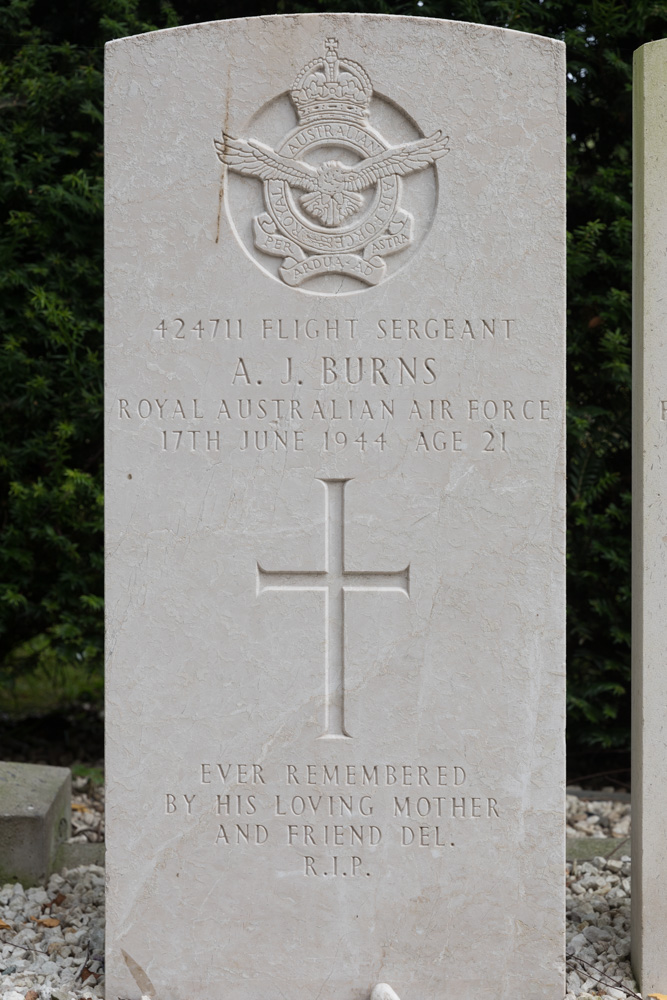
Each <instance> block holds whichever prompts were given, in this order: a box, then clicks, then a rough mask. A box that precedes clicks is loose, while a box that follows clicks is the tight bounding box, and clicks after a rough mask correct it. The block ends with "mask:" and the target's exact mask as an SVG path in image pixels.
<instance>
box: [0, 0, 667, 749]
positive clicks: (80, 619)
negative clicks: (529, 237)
mask: <svg viewBox="0 0 667 1000" xmlns="http://www.w3.org/2000/svg"><path fill="white" fill-rule="evenodd" d="M305 11H366V12H370V13H393V14H412V15H420V16H426V17H442V18H454V19H458V20H465V21H477V22H482V23H487V24H493V25H498V26H501V27H509V28H514V29H516V30H519V31H531V32H536V33H539V34H546V35H551V36H553V37H556V38H561V39H564V40H565V42H566V43H567V46H568V68H569V74H568V114H569V125H568V132H569V161H568V184H569V188H568V198H569V202H568V208H569V287H568V303H569V311H568V315H569V328H568V337H569V379H570V383H569V451H570V458H569V554H568V561H569V562H568V565H569V614H568V676H569V740H570V745H571V747H572V748H575V747H579V748H582V747H585V746H587V745H588V746H600V747H606V748H612V749H613V748H621V749H622V748H627V746H628V743H629V679H630V670H629V644H630V610H629V589H630V586H629V584H630V581H629V552H630V539H629V524H630V275H631V207H630V201H631V84H632V54H633V51H634V49H636V48H637V47H638V46H639V45H641V44H643V43H644V42H647V41H652V40H654V39H657V38H662V37H664V36H665V35H667V0H655V2H647V0H635V2H631V3H622V2H616V0H597V2H592V3H579V2H575V0H423V3H420V2H418V0H412V2H394V3H390V2H383V0H368V2H365V3H362V2H358V3H354V2H352V3H344V2H335V0H334V2H327V3H313V4H301V3H290V2H286V0H274V2H264V3H261V2H247V3H244V4H234V3H223V2H216V0H172V2H171V3H161V2H159V0H76V2H72V0H65V2H64V3H62V4H59V5H57V4H53V3H52V2H51V0H49V2H45V0H0V25H1V26H2V31H1V35H2V40H1V49H0V218H1V220H2V229H1V231H0V331H1V335H2V345H1V348H0V413H1V414H2V419H1V421H0V475H1V476H2V488H1V490H0V523H1V529H0V530H1V534H0V581H2V582H1V583H0V683H5V684H9V683H11V682H12V681H13V679H15V678H16V677H17V676H19V675H21V674H25V673H26V672H27V671H31V670H34V669H35V668H36V667H37V666H39V665H40V664H41V665H42V666H44V665H45V664H46V665H49V666H50V667H52V668H54V669H55V668H57V667H58V665H62V664H71V663H73V662H74V663H79V664H82V665H87V666H88V667H89V668H90V670H92V671H97V672H99V671H101V669H102V568H103V554H102V491H101V462H102V447H101V441H102V362H101V358H102V238H101V237H102V229H101V227H102V170H103V152H102V63H103V44H104V42H105V41H107V40H109V39H111V38H117V37H120V36H123V35H128V34H135V33H138V32H142V31H149V30H152V29H154V28H164V27H172V26H175V25H177V24H185V23H189V22H195V21H206V20H214V19H217V18H226V17H235V16H251V15H256V14H275V13H299V12H305Z"/></svg>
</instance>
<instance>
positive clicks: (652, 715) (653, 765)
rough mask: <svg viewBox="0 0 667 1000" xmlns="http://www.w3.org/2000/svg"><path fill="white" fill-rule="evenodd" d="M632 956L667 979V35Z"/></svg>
mask: <svg viewBox="0 0 667 1000" xmlns="http://www.w3.org/2000/svg"><path fill="white" fill-rule="evenodd" d="M634 148H635V163H634V200H635V203H634V230H635V247H634V291H633V310H634V316H633V338H634V346H633V393H634V412H633V482H632V496H633V545H632V553H633V556H632V558H633V563H632V574H633V579H632V593H633V625H632V697H633V706H632V712H633V718H632V768H633V770H632V842H633V850H632V962H633V969H634V972H635V975H636V976H637V979H638V980H639V982H640V983H641V989H642V992H643V993H644V994H646V993H648V992H652V991H653V992H664V990H665V983H666V982H667V948H665V939H666V936H667V866H666V863H665V859H666V858H667V828H666V826H665V823H664V817H663V815H662V812H663V810H662V803H663V802H664V801H665V799H666V797H667V753H666V752H665V732H666V726H667V722H666V713H665V708H666V706H667V670H666V669H665V623H666V622H667V597H666V593H665V578H666V576H667V552H666V550H665V538H666V537H667V504H666V503H665V497H666V495H667V465H666V464H665V455H666V454H667V452H666V448H667V361H666V360H665V359H666V358H667V292H666V290H667V40H663V41H660V42H650V43H649V44H648V45H643V46H642V47H641V48H640V49H638V50H637V52H636V53H635V89H634Z"/></svg>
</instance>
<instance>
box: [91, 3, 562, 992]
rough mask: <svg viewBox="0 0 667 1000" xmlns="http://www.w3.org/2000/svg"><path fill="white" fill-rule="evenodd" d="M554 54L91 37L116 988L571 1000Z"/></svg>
mask: <svg viewBox="0 0 667 1000" xmlns="http://www.w3.org/2000/svg"><path fill="white" fill-rule="evenodd" d="M563 65H564V57H563V45H562V44H561V43H560V42H557V41H553V40H551V39H547V38H538V37H535V36H531V35H526V34H522V33H520V32H512V31H504V30H499V29H494V28H488V27H483V26H478V25H472V24H460V23H452V22H445V21H437V20H430V19H420V18H399V17H372V16H361V15H319V16H310V15H308V16H295V17H292V16H289V17H276V18H257V19H247V20H236V21H226V22H219V23H211V24H204V25H195V26H190V27H186V28H178V29H176V30H169V31H164V32H157V33H155V34H150V35H143V36H139V37H135V38H128V39H123V40H121V41H115V42H112V43H111V44H110V45H109V47H108V65H107V85H108V108H107V121H108V141H107V147H106V157H107V192H108V195H107V197H108V253H107V261H108V285H107V294H108V328H107V336H108V349H107V380H108V410H107V429H108V438H107V505H108V507H107V509H108V540H107V545H108V567H109V569H108V615H109V632H108V636H109V637H108V650H109V666H108V714H107V725H108V757H107V767H108V772H107V773H108V793H107V796H108V797H107V815H108V826H107V830H108V860H107V870H108V878H109V893H108V911H107V936H108V962H107V970H108V973H107V974H108V980H107V990H108V996H109V997H113V998H117V997H123V998H130V1000H138V997H139V996H140V995H141V994H146V993H148V992H149V990H153V993H152V994H151V995H155V996H157V997H159V998H160V1000H182V998H184V997H188V998H192V1000H195V998H201V1000H203V998H208V997H210V996H213V995H215V996H224V997H225V998H226V1000H257V998H260V997H261V998H263V1000H279V998H281V997H286V998H289V1000H314V998H316V997H322V998H330V1000H367V998H368V997H369V996H370V995H371V992H372V991H373V990H376V992H375V997H376V1000H377V998H380V997H384V998H385V1000H386V998H387V997H390V996H394V995H397V996H398V997H400V1000H436V998H437V1000H441V998H442V997H444V996H452V997H454V996H465V997H469V996H473V995H474V996H475V997H477V998H488V1000H490V998H492V997H493V998H494V1000H496V998H498V997H501V998H510V997H512V998H515V997H516V996H529V997H531V998H554V1000H555V998H556V997H558V998H560V997H562V995H563V992H562V991H563V988H564V984H563V950H564V945H563V918H564V915H563V911H564V898H563V897H564V885H563V882H564V870H563V861H564V791H563V785H564V781H563V777H564V775H563V742H564V741H563V731H564V699H563V687H564V666H563V554H564V540H563V492H564V491H563V485H564V477H563V441H564V435H563V416H564V397H563V369H564V239H563V217H564V210H563V209H564V68H563ZM388 990H391V991H393V993H389V992H387V991H388Z"/></svg>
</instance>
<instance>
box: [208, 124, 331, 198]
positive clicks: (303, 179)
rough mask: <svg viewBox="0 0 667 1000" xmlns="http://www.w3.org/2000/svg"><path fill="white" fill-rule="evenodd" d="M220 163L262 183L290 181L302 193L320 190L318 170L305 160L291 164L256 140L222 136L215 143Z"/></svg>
mask: <svg viewBox="0 0 667 1000" xmlns="http://www.w3.org/2000/svg"><path fill="white" fill-rule="evenodd" d="M213 142H214V144H215V148H216V150H217V153H218V159H219V160H221V161H222V163H225V164H227V166H228V167H230V169H231V170H235V171H237V173H239V174H244V175H245V176H246V177H258V178H259V179H260V180H262V181H273V180H279V181H287V182H288V183H289V184H292V185H293V186H294V187H297V188H300V189H301V190H302V191H316V190H317V170H315V168H314V167H311V166H310V164H308V163H304V162H303V161H302V160H288V159H287V158H286V157H284V156H281V155H280V153H276V152H274V150H273V149H270V148H269V146H265V145H264V143H262V142H258V141H257V140H256V139H249V140H248V141H246V140H244V139H233V138H232V137H231V136H230V135H226V134H225V133H224V132H223V133H222V142H221V141H220V140H219V139H214V140H213Z"/></svg>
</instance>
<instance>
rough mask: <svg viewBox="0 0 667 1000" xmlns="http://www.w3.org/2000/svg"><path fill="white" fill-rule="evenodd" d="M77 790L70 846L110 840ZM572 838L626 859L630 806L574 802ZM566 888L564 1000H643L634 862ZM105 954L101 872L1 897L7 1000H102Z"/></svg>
mask: <svg viewBox="0 0 667 1000" xmlns="http://www.w3.org/2000/svg"><path fill="white" fill-rule="evenodd" d="M73 786H74V787H73V796H72V801H73V823H72V834H73V835H72V838H71V839H72V840H73V841H77V840H89V841H101V840H104V814H103V810H104V792H103V790H102V789H100V788H99V787H97V788H95V787H94V786H92V785H91V784H90V783H88V782H87V781H86V780H85V779H81V778H77V779H75V781H74V783H73ZM567 833H568V836H577V837H595V838H598V839H599V838H604V837H612V838H615V839H617V840H618V841H619V848H618V853H620V852H621V851H622V847H623V844H622V841H623V840H624V839H625V838H627V837H628V836H629V834H630V805H629V803H626V802H617V801H590V802H589V801H586V800H584V799H582V798H580V797H579V796H576V795H568V796H567ZM566 887H567V888H566V906H567V991H568V992H567V994H566V998H565V1000H591V998H601V997H602V998H608V1000H621V998H624V997H627V996H634V997H640V996H641V995H640V994H639V993H638V992H637V984H636V983H635V981H634V979H633V977H632V971H631V969H630V962H629V955H630V858H629V857H627V856H625V855H623V854H621V856H620V857H617V852H614V855H613V856H609V857H607V858H603V857H597V858H594V859H593V860H592V861H585V862H575V863H574V864H569V863H568V865H567V866H566ZM103 953H104V869H102V868H98V867H97V866H95V865H90V866H84V867H81V868H75V869H73V870H72V871H64V872H61V873H60V874H59V875H52V876H51V878H50V879H49V883H48V885H47V886H46V888H37V889H26V890H24V889H23V888H22V887H21V886H20V885H11V884H8V885H5V886H3V887H2V889H0V1000H83V998H90V1000H95V998H101V997H104V954H103ZM405 1000H408V998H405ZM518 1000H521V998H518Z"/></svg>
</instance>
